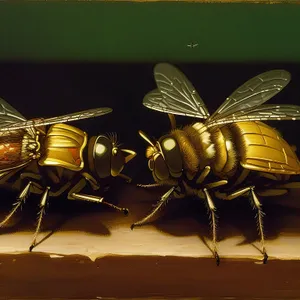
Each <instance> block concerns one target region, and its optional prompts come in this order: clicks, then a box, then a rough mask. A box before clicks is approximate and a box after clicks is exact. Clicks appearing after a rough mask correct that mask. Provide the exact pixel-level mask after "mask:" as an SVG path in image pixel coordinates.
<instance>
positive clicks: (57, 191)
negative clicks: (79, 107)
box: [0, 99, 136, 251]
mask: <svg viewBox="0 0 300 300" xmlns="http://www.w3.org/2000/svg"><path fill="white" fill-rule="evenodd" d="M111 112H112V109H111V108H108V107H102V108H95V109H89V110H85V111H80V112H76V113H71V114H67V115H63V116H57V117H52V118H47V119H42V118H40V119H32V120H26V119H25V117H23V116H22V115H21V114H20V113H19V112H18V111H16V110H15V109H14V108H13V107H12V106H11V105H9V104H8V103H7V102H6V101H5V100H3V99H0V185H2V186H4V185H7V184H8V185H10V183H9V182H10V180H11V179H14V177H17V179H16V180H14V181H13V183H12V184H11V186H10V187H12V188H17V189H19V191H20V193H19V195H18V197H17V202H16V203H15V205H14V207H13V208H12V210H11V211H10V212H9V213H8V215H7V216H6V217H5V219H4V220H3V221H2V222H1V223H0V227H3V226H4V225H5V224H7V223H8V221H9V220H10V219H11V218H12V216H13V215H14V214H15V213H16V212H17V210H18V209H19V208H20V207H21V205H22V204H23V203H24V202H25V200H26V199H27V197H28V196H29V194H30V193H34V194H39V195H41V199H40V211H39V214H38V221H37V226H36V230H35V233H34V236H33V240H32V243H31V245H30V248H29V251H31V250H32V249H33V248H34V247H35V246H36V245H37V237H38V234H39V231H40V227H41V223H42V218H43V215H44V214H45V208H46V204H47V202H48V198H49V197H58V196H60V195H62V194H63V193H65V192H66V193H67V198H68V199H70V200H82V201H90V202H96V203H102V204H104V205H107V206H109V207H111V208H114V209H116V210H118V211H122V212H124V214H127V213H128V210H127V209H126V208H120V207H118V206H115V205H113V204H111V203H108V202H105V201H104V198H103V197H98V196H95V195H89V194H83V193H82V192H81V191H82V190H83V189H84V188H85V187H90V188H92V190H93V191H97V190H99V189H100V184H99V181H101V180H105V179H107V178H109V177H111V176H113V177H116V176H119V177H122V178H124V179H125V180H127V181H129V182H130V180H131V178H130V177H128V176H126V175H124V174H122V173H121V172H122V170H123V168H124V166H125V164H126V163H128V162H129V161H130V160H131V159H132V158H134V157H135V156H136V153H135V152H134V151H132V150H129V149H121V148H120V145H119V144H118V142H117V139H116V135H115V134H110V135H99V136H92V137H89V136H88V134H87V133H86V132H84V131H82V130H81V129H79V128H76V127H74V126H71V125H68V124H65V123H67V122H71V121H77V120H81V119H87V118H93V117H98V116H102V115H105V114H108V113H111ZM49 125H50V126H49Z"/></svg>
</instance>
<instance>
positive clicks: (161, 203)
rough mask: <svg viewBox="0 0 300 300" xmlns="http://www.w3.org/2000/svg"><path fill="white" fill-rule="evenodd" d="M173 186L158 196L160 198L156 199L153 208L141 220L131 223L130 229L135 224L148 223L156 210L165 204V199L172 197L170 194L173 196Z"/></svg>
mask: <svg viewBox="0 0 300 300" xmlns="http://www.w3.org/2000/svg"><path fill="white" fill-rule="evenodd" d="M175 188H176V187H175V186H173V187H172V188H170V189H169V190H168V191H167V192H166V193H165V194H163V195H162V197H161V198H160V200H159V201H158V203H157V205H156V206H155V208H154V209H153V210H152V211H151V212H150V213H149V214H148V215H147V216H146V217H144V218H143V219H142V220H140V221H137V222H135V223H133V224H132V225H131V230H132V229H133V228H134V227H136V226H143V225H144V224H146V223H148V222H149V221H150V219H152V218H153V217H154V216H155V215H156V214H157V213H158V211H159V210H160V209H161V207H162V206H163V205H164V204H166V203H167V201H168V200H169V199H171V198H172V196H174V191H175Z"/></svg>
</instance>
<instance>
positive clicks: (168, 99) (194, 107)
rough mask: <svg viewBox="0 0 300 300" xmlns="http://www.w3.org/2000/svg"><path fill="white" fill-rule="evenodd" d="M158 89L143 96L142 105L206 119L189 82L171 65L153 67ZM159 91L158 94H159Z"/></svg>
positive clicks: (203, 107) (202, 107)
mask: <svg viewBox="0 0 300 300" xmlns="http://www.w3.org/2000/svg"><path fill="white" fill-rule="evenodd" d="M154 78H155V80H156V84H157V87H158V91H157V90H155V91H152V92H150V93H149V94H148V95H146V96H145V98H144V101H143V103H144V105H145V106H146V107H149V108H151V109H154V110H158V111H161V112H168V113H171V114H174V115H184V116H189V117H196V118H201V119H207V118H208V117H209V113H208V111H207V108H206V106H205V104H204V102H203V100H202V99H201V98H200V96H199V95H198V93H197V91H196V90H195V88H194V87H193V85H192V84H191V82H190V81H189V80H188V79H187V78H186V77H185V75H184V74H183V73H181V72H180V71H179V70H178V69H177V68H175V67H174V66H172V65H169V64H166V63H162V64H158V65H156V66H155V68H154ZM159 93H160V94H159Z"/></svg>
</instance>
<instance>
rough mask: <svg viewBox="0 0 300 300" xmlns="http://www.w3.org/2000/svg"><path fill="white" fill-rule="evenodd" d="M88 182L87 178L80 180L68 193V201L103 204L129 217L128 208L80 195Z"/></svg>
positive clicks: (98, 198) (102, 199)
mask: <svg viewBox="0 0 300 300" xmlns="http://www.w3.org/2000/svg"><path fill="white" fill-rule="evenodd" d="M86 182H87V180H86V178H81V179H80V180H79V182H78V183H77V184H76V185H75V186H74V187H73V188H72V189H71V190H70V192H69V193H68V199H69V200H82V201H89V202H96V203H102V204H104V205H106V206H109V207H111V208H113V209H115V210H118V211H121V212H123V213H124V215H128V213H129V211H128V209H127V208H123V207H119V206H116V205H114V204H112V203H109V202H105V201H104V198H103V197H98V196H94V195H87V194H82V193H80V191H81V190H82V189H83V188H84V187H85V186H86Z"/></svg>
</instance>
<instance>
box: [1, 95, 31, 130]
mask: <svg viewBox="0 0 300 300" xmlns="http://www.w3.org/2000/svg"><path fill="white" fill-rule="evenodd" d="M25 121H26V118H24V117H23V116H22V115H21V114H20V113H19V112H18V111H17V110H16V109H14V108H13V107H12V106H11V105H10V104H8V103H7V102H6V101H5V100H4V99H2V98H0V128H1V127H6V126H10V125H11V124H14V123H19V122H25Z"/></svg>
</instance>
